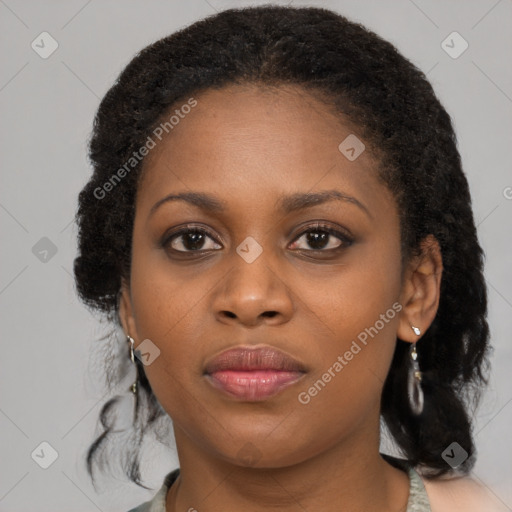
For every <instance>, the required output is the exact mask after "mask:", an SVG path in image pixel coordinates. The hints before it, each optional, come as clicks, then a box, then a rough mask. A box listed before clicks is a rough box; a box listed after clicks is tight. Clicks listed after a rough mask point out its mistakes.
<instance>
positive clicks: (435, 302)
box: [397, 235, 443, 343]
mask: <svg viewBox="0 0 512 512" xmlns="http://www.w3.org/2000/svg"><path fill="white" fill-rule="evenodd" d="M442 273H443V260H442V255H441V247H440V246H439V242H438V241H437V239H436V238H435V237H434V236H433V235H428V236H427V237H425V238H424V239H423V240H422V242H421V244H420V254H418V255H417V256H414V257H413V258H412V259H411V261H410V262H409V264H408V266H407V269H406V271H405V276H404V282H403V285H402V291H401V294H400V304H402V306H403V309H402V311H401V315H400V321H399V325H398V331H397V336H398V338H400V339H401V340H403V341H408V342H411V343H413V342H416V341H418V340H419V338H420V337H419V336H418V335H416V334H415V333H414V331H413V330H412V326H414V327H418V328H419V329H420V331H421V333H422V334H423V333H424V332H425V331H426V330H427V329H428V328H429V327H430V325H431V324H432V322H433V321H434V318H435V316H436V313H437V308H438V306H439V298H440V294H441V276H442ZM420 336H421V335H420Z"/></svg>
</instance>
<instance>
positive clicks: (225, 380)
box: [204, 347, 306, 401]
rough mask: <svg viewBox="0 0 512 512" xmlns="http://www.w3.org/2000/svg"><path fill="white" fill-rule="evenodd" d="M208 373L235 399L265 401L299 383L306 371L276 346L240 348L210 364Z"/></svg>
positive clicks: (206, 368) (221, 355)
mask: <svg viewBox="0 0 512 512" xmlns="http://www.w3.org/2000/svg"><path fill="white" fill-rule="evenodd" d="M204 373H205V376H206V379H207V381H208V382H209V383H210V384H211V385H212V386H213V387H214V388H215V389H217V390H219V391H222V392H223V393H224V394H226V395H228V396H230V397H232V398H238V399H241V400H249V401H261V400H265V399H267V398H270V397H271V396H274V395H275V394H277V393H279V392H280V391H282V390H284V389H285V388H287V387H289V386H291V385H293V384H295V383H296V382H297V381H298V380H299V379H301V377H303V376H304V374H305V373H306V368H305V367H304V365H302V364H301V363H300V362H299V361H297V360H296V359H294V358H293V357H291V356H289V355H287V354H285V353H284V352H281V351H280V350H277V349H275V348H273V347H258V348H254V347H237V348H233V349H229V350H226V351H224V352H222V353H221V354H219V355H218V356H216V357H215V358H213V359H212V360H211V361H209V362H208V363H207V364H206V366H205V370H204Z"/></svg>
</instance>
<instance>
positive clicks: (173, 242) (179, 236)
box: [162, 226, 222, 253]
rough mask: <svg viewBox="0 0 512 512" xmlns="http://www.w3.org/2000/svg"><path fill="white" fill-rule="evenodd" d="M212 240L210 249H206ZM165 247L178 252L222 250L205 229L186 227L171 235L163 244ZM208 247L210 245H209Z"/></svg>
mask: <svg viewBox="0 0 512 512" xmlns="http://www.w3.org/2000/svg"><path fill="white" fill-rule="evenodd" d="M208 240H210V242H211V243H210V244H209V245H210V247H206V248H205V247H204V246H205V244H207V241H208ZM162 245H163V247H165V248H170V249H172V250H173V251H176V252H182V253H183V252H185V253H187V252H202V251H211V250H215V249H221V248H222V246H220V245H219V244H218V243H217V242H216V241H215V240H214V239H213V237H212V236H211V235H210V234H209V233H208V231H206V230H205V229H203V228H200V227H189V226H187V227H185V228H182V229H180V230H178V231H176V232H175V233H171V234H170V235H169V236H167V237H166V239H165V241H164V242H163V244H162ZM207 245H208V244H207Z"/></svg>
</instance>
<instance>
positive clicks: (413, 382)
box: [407, 326, 423, 416]
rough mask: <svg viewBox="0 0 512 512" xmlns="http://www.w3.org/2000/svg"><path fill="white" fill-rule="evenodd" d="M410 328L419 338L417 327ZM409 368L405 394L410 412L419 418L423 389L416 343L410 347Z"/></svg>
mask: <svg viewBox="0 0 512 512" xmlns="http://www.w3.org/2000/svg"><path fill="white" fill-rule="evenodd" d="M411 327H412V330H413V331H414V334H416V336H419V335H420V334H421V331H420V330H419V329H418V328H417V327H413V326H411ZM410 357H411V367H410V368H409V374H408V376H407V392H408V395H409V404H410V406H411V410H412V412H413V413H414V414H415V415H416V416H419V415H420V414H421V413H422V412H423V389H422V388H421V378H422V375H421V371H420V367H419V364H418V353H417V352H416V342H414V343H413V344H412V346H411V350H410Z"/></svg>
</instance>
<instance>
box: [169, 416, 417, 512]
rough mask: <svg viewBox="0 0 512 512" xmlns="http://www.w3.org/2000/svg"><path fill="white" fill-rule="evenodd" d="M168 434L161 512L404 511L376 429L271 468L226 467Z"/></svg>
mask: <svg viewBox="0 0 512 512" xmlns="http://www.w3.org/2000/svg"><path fill="white" fill-rule="evenodd" d="M174 433H175V439H176V446H177V448H178V456H179V461H180V476H179V477H178V480H177V481H176V482H175V484H174V485H173V486H172V487H171V489H170V491H169V492H168V494H167V500H166V512H175V511H177V510H187V511H188V510H194V509H197V510H200V511H201V512H221V511H225V510H244V511H246V512H256V511H258V512H259V511H261V510H265V511H267V510H275V511H280V512H291V511H292V510H293V511H296V510H300V509H303V510H321V511H322V512H331V511H332V512H334V511H336V512H338V511H339V510H340V509H343V510H365V511H367V512H373V511H379V512H383V511H388V510H389V511H391V510H393V511H394V512H397V511H401V510H405V509H406V506H407V499H408V495H409V479H408V475H407V474H406V473H405V472H403V471H401V470H399V469H396V468H394V467H393V466H391V465H390V464H389V463H387V462H386V461H385V460H384V459H383V458H382V457H381V456H380V454H379V430H378V427H377V428H375V429H372V432H368V430H366V431H365V430H364V429H359V430H358V431H357V432H356V433H354V435H353V436H351V437H350V438H349V439H344V440H343V441H341V442H339V443H338V444H336V445H334V446H329V449H328V450H326V451H325V452H322V453H319V454H317V455H315V456H313V457H310V458H308V459H306V460H304V461H302V462H299V463H297V464H293V465H288V466H286V467H276V468H274V467H272V468H269V467H265V468H257V467H244V466H240V465H237V464H233V463H230V462H226V460H222V459H220V458H218V457H212V456H211V454H207V453H206V452H205V451H204V450H202V449H201V448H199V447H198V446H197V445H196V444H194V443H193V442H192V441H191V439H190V437H188V436H187V434H185V433H184V432H183V430H181V429H180V428H179V427H177V426H176V425H175V426H174ZM372 433H373V435H371V434H372ZM369 438H370V442H369Z"/></svg>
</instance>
